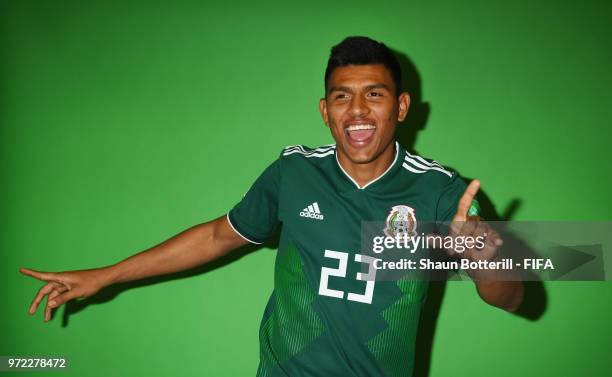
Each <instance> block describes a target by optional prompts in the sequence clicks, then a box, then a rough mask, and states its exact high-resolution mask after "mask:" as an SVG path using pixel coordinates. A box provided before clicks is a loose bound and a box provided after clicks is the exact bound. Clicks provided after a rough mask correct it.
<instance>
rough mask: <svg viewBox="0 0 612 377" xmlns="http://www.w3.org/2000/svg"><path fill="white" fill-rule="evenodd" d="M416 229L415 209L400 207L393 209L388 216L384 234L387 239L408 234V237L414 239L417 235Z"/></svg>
mask: <svg viewBox="0 0 612 377" xmlns="http://www.w3.org/2000/svg"><path fill="white" fill-rule="evenodd" d="M416 227H417V221H416V217H415V215H414V209H412V208H410V207H408V206H404V205H399V206H393V208H391V212H389V216H387V221H386V226H385V229H384V232H385V234H386V235H387V237H395V236H397V235H398V234H400V235H403V234H407V236H408V237H413V236H415V235H416Z"/></svg>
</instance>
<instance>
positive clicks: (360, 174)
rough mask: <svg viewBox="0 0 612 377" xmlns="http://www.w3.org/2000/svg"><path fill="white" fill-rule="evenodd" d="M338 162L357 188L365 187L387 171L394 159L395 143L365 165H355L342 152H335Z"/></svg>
mask: <svg viewBox="0 0 612 377" xmlns="http://www.w3.org/2000/svg"><path fill="white" fill-rule="evenodd" d="M337 151H338V152H339V153H338V162H339V163H340V166H342V169H344V171H345V172H346V173H347V174H348V175H349V176H350V177H351V178H353V180H354V181H355V182H356V183H357V184H358V185H359V188H362V187H363V186H365V185H367V184H368V183H370V182H372V181H373V180H375V179H376V178H378V177H380V176H381V175H382V174H383V173H385V172H386V171H387V169H389V167H390V166H391V164H392V163H393V160H394V159H395V154H396V151H395V141H394V142H392V143H389V145H388V146H387V148H385V150H384V151H383V152H382V153H381V154H380V155H379V156H378V157H376V158H375V159H374V160H372V161H370V162H367V163H363V164H360V163H356V162H353V161H351V160H350V159H349V158H348V157H347V156H346V155H345V154H344V153H343V152H342V151H340V150H337Z"/></svg>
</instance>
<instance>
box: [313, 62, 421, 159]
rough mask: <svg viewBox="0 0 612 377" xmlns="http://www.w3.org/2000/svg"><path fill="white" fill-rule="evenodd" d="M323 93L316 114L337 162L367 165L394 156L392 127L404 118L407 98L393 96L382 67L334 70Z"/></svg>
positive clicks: (387, 72)
mask: <svg viewBox="0 0 612 377" xmlns="http://www.w3.org/2000/svg"><path fill="white" fill-rule="evenodd" d="M326 90H327V93H326V98H324V99H321V101H320V102H319V110H320V111H321V115H322V116H323V121H324V122H325V124H326V125H327V127H329V129H330V130H331V132H332V135H333V137H334V139H335V140H336V150H337V152H338V158H339V159H340V160H341V162H346V163H352V164H368V163H371V162H375V161H377V160H378V159H379V158H381V156H383V157H389V156H392V155H393V154H394V143H393V141H394V138H395V125H396V124H397V122H398V121H399V122H401V121H403V120H404V118H405V117H406V113H407V112H408V106H409V104H410V97H409V96H408V94H407V93H401V94H399V95H398V94H396V89H395V85H394V83H393V79H392V77H391V73H390V72H389V70H388V69H387V68H386V67H385V66H384V65H382V64H366V65H347V66H344V67H338V68H336V69H334V71H333V73H332V74H331V76H330V79H329V83H328V87H327V88H326ZM347 160H348V161H347Z"/></svg>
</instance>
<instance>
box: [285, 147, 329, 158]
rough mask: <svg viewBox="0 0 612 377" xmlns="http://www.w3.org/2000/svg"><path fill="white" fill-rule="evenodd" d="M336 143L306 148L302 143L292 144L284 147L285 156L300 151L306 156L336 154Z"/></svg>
mask: <svg viewBox="0 0 612 377" xmlns="http://www.w3.org/2000/svg"><path fill="white" fill-rule="evenodd" d="M335 151H336V144H329V145H324V146H322V147H318V148H314V149H309V150H306V149H305V148H304V146H302V145H292V146H289V147H286V148H285V149H283V156H289V155H291V154H294V153H299V154H301V155H304V156H305V157H325V156H329V155H331V154H334V153H335Z"/></svg>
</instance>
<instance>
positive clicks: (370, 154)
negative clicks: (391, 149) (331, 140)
mask: <svg viewBox="0 0 612 377" xmlns="http://www.w3.org/2000/svg"><path fill="white" fill-rule="evenodd" d="M343 152H344V154H345V155H346V157H348V159H349V160H351V161H352V162H354V163H356V164H367V163H370V162H372V161H374V160H375V159H376V156H377V154H376V148H374V147H373V146H368V147H365V148H354V147H351V146H349V147H345V148H343Z"/></svg>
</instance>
